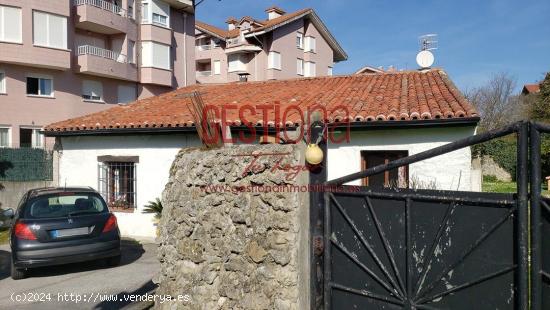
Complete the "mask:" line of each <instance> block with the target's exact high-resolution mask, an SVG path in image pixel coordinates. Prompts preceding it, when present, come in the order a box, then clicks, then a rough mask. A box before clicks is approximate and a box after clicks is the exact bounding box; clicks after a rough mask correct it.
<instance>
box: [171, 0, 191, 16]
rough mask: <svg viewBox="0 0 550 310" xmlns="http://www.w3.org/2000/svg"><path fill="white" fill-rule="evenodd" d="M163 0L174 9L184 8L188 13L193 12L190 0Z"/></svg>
mask: <svg viewBox="0 0 550 310" xmlns="http://www.w3.org/2000/svg"><path fill="white" fill-rule="evenodd" d="M164 2H166V3H168V4H170V6H171V7H173V8H174V9H178V10H185V11H186V12H188V13H192V12H193V1H192V0H164Z"/></svg>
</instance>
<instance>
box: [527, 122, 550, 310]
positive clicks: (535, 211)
mask: <svg viewBox="0 0 550 310" xmlns="http://www.w3.org/2000/svg"><path fill="white" fill-rule="evenodd" d="M530 127H531V128H530V131H531V133H530V149H531V153H530V160H531V169H530V170H531V309H532V310H542V309H543V297H544V295H543V288H542V287H543V282H550V275H549V273H548V270H546V271H545V270H544V269H543V267H544V266H543V264H542V258H543V251H544V249H543V247H542V242H543V240H542V237H543V234H542V229H541V226H542V224H543V220H544V217H543V214H542V211H543V208H544V209H545V211H546V212H548V213H549V216H550V206H549V205H548V203H546V202H544V201H542V199H541V196H542V195H541V187H540V184H541V182H542V178H541V135H542V134H543V133H550V126H549V125H545V124H540V123H531V124H530ZM549 190H550V189H549ZM548 237H550V236H547V238H548ZM546 250H547V251H549V250H550V249H546ZM548 263H549V264H550V262H548ZM547 299H548V297H547ZM544 306H546V307H548V306H549V305H547V304H546V305H544Z"/></svg>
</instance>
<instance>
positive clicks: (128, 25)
mask: <svg viewBox="0 0 550 310" xmlns="http://www.w3.org/2000/svg"><path fill="white" fill-rule="evenodd" d="M74 5H75V7H76V17H75V18H76V20H75V26H76V27H77V28H80V29H84V30H88V31H92V32H97V33H103V34H107V35H111V34H118V33H127V34H129V35H130V36H131V37H135V34H136V33H137V25H136V23H135V22H134V21H133V19H131V18H130V17H128V14H127V12H126V10H124V9H122V8H121V7H119V6H116V5H114V4H112V3H111V2H107V1H104V0H74Z"/></svg>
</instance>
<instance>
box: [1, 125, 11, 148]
mask: <svg viewBox="0 0 550 310" xmlns="http://www.w3.org/2000/svg"><path fill="white" fill-rule="evenodd" d="M10 146H11V130H10V127H0V147H10Z"/></svg>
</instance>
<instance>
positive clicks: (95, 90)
mask: <svg viewBox="0 0 550 310" xmlns="http://www.w3.org/2000/svg"><path fill="white" fill-rule="evenodd" d="M82 99H84V100H90V101H103V84H101V82H98V81H92V80H84V81H82Z"/></svg>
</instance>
